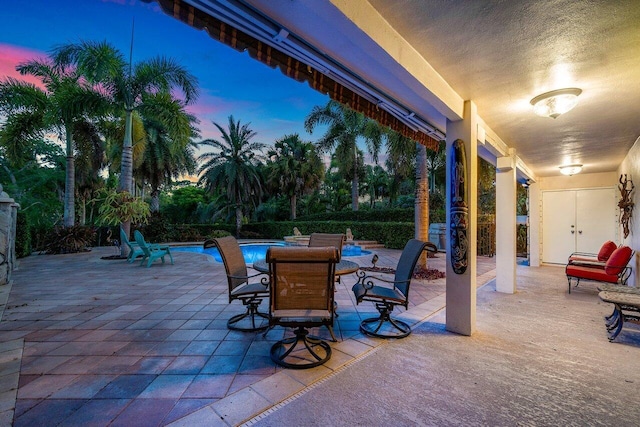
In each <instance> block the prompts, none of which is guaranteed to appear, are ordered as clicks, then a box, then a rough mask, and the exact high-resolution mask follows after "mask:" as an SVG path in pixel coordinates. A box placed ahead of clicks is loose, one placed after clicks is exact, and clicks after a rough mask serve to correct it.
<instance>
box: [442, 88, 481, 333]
mask: <svg viewBox="0 0 640 427" xmlns="http://www.w3.org/2000/svg"><path fill="white" fill-rule="evenodd" d="M477 133H478V117H477V108H476V105H475V104H474V103H473V102H472V101H465V103H464V117H463V119H462V120H458V121H455V122H452V121H449V120H447V140H446V142H447V272H446V274H447V277H446V286H447V310H446V328H447V330H448V331H450V332H454V333H457V334H461V335H471V334H472V333H473V332H475V329H476V252H477V250H476V247H477V242H476V235H477V229H476V224H477V222H478V221H477V215H478V147H477ZM457 139H461V140H462V141H463V142H464V149H465V151H466V158H467V182H466V203H467V206H468V209H469V210H468V219H467V240H468V250H467V259H468V265H467V268H466V270H465V271H464V272H463V273H462V274H456V273H455V272H454V271H453V267H452V266H451V218H450V211H451V203H452V197H451V190H452V184H451V175H452V173H451V163H452V159H451V155H450V152H451V147H452V145H453V142H454V141H455V140H457Z"/></svg>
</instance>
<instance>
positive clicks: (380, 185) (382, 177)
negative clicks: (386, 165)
mask: <svg viewBox="0 0 640 427" xmlns="http://www.w3.org/2000/svg"><path fill="white" fill-rule="evenodd" d="M366 170H367V173H366V180H365V185H366V189H367V191H368V193H369V198H370V206H371V208H374V207H375V205H376V199H377V198H379V197H380V196H382V195H383V194H385V193H386V191H387V186H388V181H389V175H388V174H387V172H386V171H385V170H384V169H383V168H382V166H380V165H375V166H371V165H367V167H366Z"/></svg>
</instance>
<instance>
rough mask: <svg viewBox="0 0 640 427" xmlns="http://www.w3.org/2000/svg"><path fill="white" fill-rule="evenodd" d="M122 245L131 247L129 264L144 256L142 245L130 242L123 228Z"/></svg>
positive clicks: (121, 232) (128, 257)
mask: <svg viewBox="0 0 640 427" xmlns="http://www.w3.org/2000/svg"><path fill="white" fill-rule="evenodd" d="M120 243H121V244H123V245H127V246H128V247H129V256H127V262H128V263H129V264H131V263H132V262H133V261H134V260H135V259H136V258H138V257H139V256H144V251H143V250H142V249H141V248H140V245H138V243H136V242H130V241H129V239H128V238H127V234H126V233H125V232H124V230H123V229H122V228H120Z"/></svg>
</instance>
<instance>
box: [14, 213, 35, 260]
mask: <svg viewBox="0 0 640 427" xmlns="http://www.w3.org/2000/svg"><path fill="white" fill-rule="evenodd" d="M29 255H31V226H30V224H29V217H28V216H27V215H26V214H25V213H24V212H18V216H17V221H16V256H17V257H18V258H23V257H26V256H29Z"/></svg>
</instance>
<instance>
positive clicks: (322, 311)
mask: <svg viewBox="0 0 640 427" xmlns="http://www.w3.org/2000/svg"><path fill="white" fill-rule="evenodd" d="M337 261H338V251H337V250H336V249H335V248H333V247H318V248H296V247H275V246H274V247H271V248H269V249H268V250H267V262H268V263H269V274H270V277H271V288H270V310H269V313H270V316H269V326H270V327H273V326H284V327H292V328H296V329H295V331H294V336H293V337H289V338H284V339H282V340H280V341H278V342H277V343H275V344H274V345H273V346H272V347H271V352H270V354H271V360H273V361H274V362H275V363H276V364H278V365H280V366H284V367H286V368H293V369H306V368H313V367H314V366H319V365H321V364H323V363H325V362H326V361H327V360H329V359H330V358H331V347H330V346H329V344H328V343H327V342H326V341H323V340H322V339H320V338H317V337H312V336H310V335H309V331H308V329H307V328H310V327H317V326H327V327H328V328H329V330H330V331H331V335H332V336H333V330H332V327H333V320H334V310H333V302H334V288H333V278H334V275H335V265H336V262H337ZM334 340H335V338H334Z"/></svg>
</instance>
